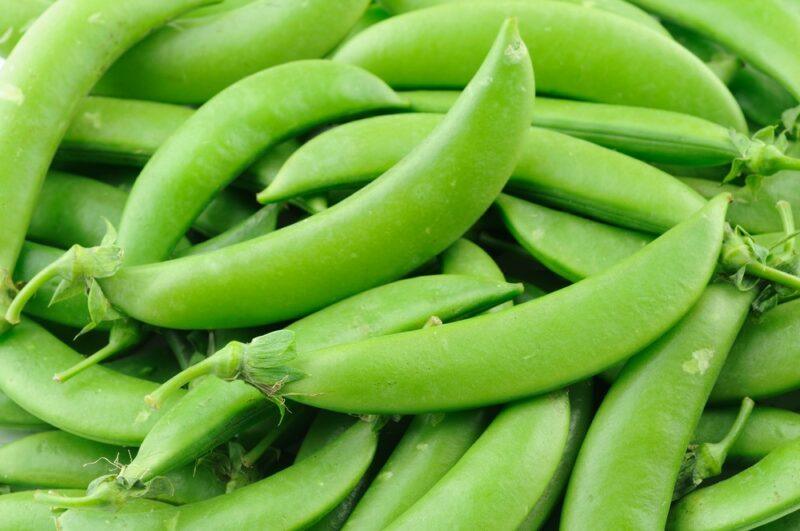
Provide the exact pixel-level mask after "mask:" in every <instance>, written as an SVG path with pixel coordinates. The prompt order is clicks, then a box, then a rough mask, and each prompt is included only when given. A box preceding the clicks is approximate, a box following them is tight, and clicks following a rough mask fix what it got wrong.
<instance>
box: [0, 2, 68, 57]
mask: <svg viewBox="0 0 800 531" xmlns="http://www.w3.org/2000/svg"><path fill="white" fill-rule="evenodd" d="M53 2H55V0H1V1H0V28H2V34H3V38H2V41H3V42H2V43H0V56H2V57H8V54H9V53H11V50H12V49H13V48H14V46H15V45H16V44H17V42H19V40H20V39H21V38H22V36H23V35H24V34H25V32H26V31H27V30H28V28H30V27H31V25H32V24H33V23H34V21H36V19H37V18H39V16H41V14H42V13H44V11H45V10H46V9H47V8H48V7H50V5H52V3H53Z"/></svg>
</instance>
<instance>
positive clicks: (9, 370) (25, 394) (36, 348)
mask: <svg viewBox="0 0 800 531" xmlns="http://www.w3.org/2000/svg"><path fill="white" fill-rule="evenodd" d="M81 359H83V357H82V356H81V355H80V354H78V353H76V352H75V351H73V350H72V349H70V348H69V347H67V346H66V345H64V344H63V343H61V342H60V341H59V340H58V339H56V338H55V337H53V336H52V335H50V334H49V333H48V332H47V331H45V330H44V329H43V328H42V327H40V326H39V325H37V324H35V323H33V322H31V321H24V322H22V323H20V324H19V325H17V326H15V327H14V328H13V329H12V330H9V331H8V332H6V333H4V334H3V335H2V336H0V391H2V392H3V393H5V394H6V395H8V397H9V398H11V400H13V401H14V402H16V403H17V404H19V405H20V406H21V407H23V408H24V409H26V410H27V411H29V412H31V413H32V414H33V415H35V416H37V417H39V418H40V419H42V420H43V421H45V422H47V423H48V424H51V425H53V426H55V427H57V428H59V429H62V430H64V431H66V432H69V433H73V434H75V435H78V436H80V437H84V438H86V439H91V440H95V441H99V442H105V443H110V444H118V445H121V446H137V445H138V444H140V443H141V442H142V440H143V439H144V436H145V434H147V432H148V431H149V430H150V428H152V426H153V424H154V423H155V422H156V420H157V419H158V418H159V416H160V412H148V411H147V409H146V407H145V405H144V404H143V403H142V397H143V396H144V395H146V394H148V393H151V392H153V391H154V390H155V388H156V387H157V384H154V383H152V382H147V381H145V380H140V379H138V378H132V377H130V376H125V375H123V374H119V373H117V372H115V371H112V370H110V369H107V368H105V367H100V366H96V367H90V368H88V369H86V370H85V371H83V372H82V373H81V374H80V375H77V376H75V378H74V379H73V381H70V383H69V385H59V384H57V383H55V382H53V372H55V371H58V370H62V369H64V368H67V367H71V366H72V365H74V364H76V363H78V362H79V361H80V360H81ZM181 395H182V393H179V395H178V396H176V397H175V399H176V400H177V399H178V398H180V396H181ZM172 404H173V401H172V400H170V401H169V403H168V404H165V406H164V408H163V409H162V411H166V410H167V409H168V408H169V407H171V406H172Z"/></svg>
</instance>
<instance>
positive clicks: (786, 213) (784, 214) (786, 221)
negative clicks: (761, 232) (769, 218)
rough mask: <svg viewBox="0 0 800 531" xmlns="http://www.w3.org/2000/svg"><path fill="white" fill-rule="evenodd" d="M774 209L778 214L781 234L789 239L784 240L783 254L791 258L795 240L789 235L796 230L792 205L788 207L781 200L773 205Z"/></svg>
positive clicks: (787, 203) (786, 202)
mask: <svg viewBox="0 0 800 531" xmlns="http://www.w3.org/2000/svg"><path fill="white" fill-rule="evenodd" d="M775 208H777V209H778V214H780V216H781V225H782V226H783V232H784V234H785V235H786V237H787V238H789V239H788V240H786V242H784V252H785V253H786V254H788V255H789V256H790V257H791V256H792V255H794V252H795V248H796V240H797V238H796V237H795V238H792V237H791V235H792V234H794V233H795V232H796V230H797V229H796V228H795V225H794V213H793V212H792V205H790V204H789V202H788V201H784V200H783V199H781V200H780V201H778V202H777V203H776V204H775Z"/></svg>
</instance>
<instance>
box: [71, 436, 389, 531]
mask: <svg viewBox="0 0 800 531" xmlns="http://www.w3.org/2000/svg"><path fill="white" fill-rule="evenodd" d="M376 445H377V435H376V433H375V431H374V429H373V426H372V424H371V423H366V422H357V423H356V424H355V425H353V426H352V427H351V428H349V429H348V430H347V431H346V432H344V433H343V434H342V435H341V436H339V437H337V438H336V439H335V440H333V441H332V442H331V443H330V444H327V445H326V446H325V447H324V448H322V449H321V450H319V451H317V452H315V453H313V454H312V455H310V456H309V457H308V458H306V459H304V460H302V461H300V462H299V463H297V464H295V465H293V466H291V467H289V468H286V469H284V470H282V471H280V472H278V473H277V474H274V475H273V476H270V477H268V478H266V479H263V480H261V481H258V482H256V483H253V484H251V485H248V486H246V487H242V488H241V489H238V490H235V491H234V492H232V493H230V494H226V495H224V496H217V497H216V498H211V499H210V500H206V501H202V502H198V503H193V504H189V505H184V506H181V507H177V508H169V509H164V510H163V511H153V512H150V513H142V514H131V515H127V514H113V513H108V512H100V511H85V510H80V509H73V510H70V511H67V512H66V513H64V514H63V516H61V517H59V525H60V526H61V527H60V529H63V530H64V531H70V530H73V529H74V530H78V529H79V530H81V531H90V530H93V529H104V530H107V529H131V528H134V529H173V530H176V531H177V530H182V529H197V528H198V526H199V527H202V528H209V529H232V528H245V529H247V528H254V527H257V528H259V529H275V530H281V529H299V528H303V527H307V526H309V525H311V524H313V523H314V522H315V521H317V520H318V519H319V518H321V517H322V516H323V515H324V514H326V513H327V512H328V511H329V510H330V509H332V508H333V507H334V506H335V505H336V504H337V503H339V501H341V499H343V498H344V497H345V496H346V495H347V493H348V492H350V490H352V488H353V487H354V486H355V485H356V483H357V482H358V480H359V479H360V478H361V476H362V475H363V474H364V472H365V471H366V470H367V467H368V466H369V464H370V462H371V461H372V457H373V455H374V453H375V447H376Z"/></svg>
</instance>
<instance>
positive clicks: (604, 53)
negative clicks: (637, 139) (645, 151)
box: [334, 2, 747, 131]
mask: <svg viewBox="0 0 800 531" xmlns="http://www.w3.org/2000/svg"><path fill="white" fill-rule="evenodd" d="M509 16H516V17H518V18H519V23H520V31H521V32H522V37H523V40H524V41H525V43H526V44H527V45H528V47H529V48H530V49H531V57H533V61H534V68H535V69H536V78H537V85H538V88H539V91H540V92H542V93H544V94H555V95H560V96H565V97H569V98H572V99H579V100H588V101H597V102H603V103H614V104H623V105H631V106H636V107H652V108H656V109H666V110H672V111H677V112H682V113H685V114H691V115H695V116H699V117H701V118H705V119H707V120H711V121H713V122H716V123H719V124H721V125H724V126H726V127H733V128H735V129H737V130H739V131H746V130H747V126H746V124H745V120H744V116H743V115H742V111H741V109H740V108H739V106H738V105H737V104H736V100H734V98H733V96H732V95H731V93H730V92H729V91H728V89H727V87H725V85H724V84H723V83H722V82H721V81H720V80H719V79H718V78H717V77H716V76H715V75H714V73H713V72H711V70H709V69H708V68H707V67H706V66H705V64H703V62H702V61H701V60H700V59H698V58H697V57H695V56H694V55H692V53H691V52H689V51H688V50H686V49H685V48H683V47H682V46H680V45H679V44H677V43H676V42H675V41H673V40H672V39H671V38H669V37H667V36H664V35H660V34H659V33H657V32H655V31H652V30H650V29H648V28H646V27H643V26H642V25H641V24H639V23H636V22H632V21H630V20H626V19H624V18H622V17H619V16H616V15H613V14H610V13H604V12H602V11H600V10H598V9H584V8H582V7H580V6H575V5H570V4H568V3H564V2H535V3H532V2H516V3H514V2H508V3H506V2H498V3H493V4H491V5H490V4H488V3H483V2H480V3H469V4H459V3H455V4H446V5H441V6H437V7H432V8H430V9H424V10H419V11H414V12H411V13H406V14H404V15H400V16H397V17H392V18H390V19H389V20H386V21H384V22H380V23H378V24H376V25H374V26H372V27H371V28H368V29H367V30H365V31H364V32H362V33H360V34H359V35H357V36H356V37H355V38H353V39H352V40H351V41H350V42H348V43H347V44H346V45H345V46H343V47H342V48H341V49H340V50H339V51H338V52H337V53H336V55H335V56H334V58H335V59H336V60H337V61H343V62H347V63H351V64H355V65H358V66H361V67H363V68H366V69H367V70H369V71H371V72H373V73H375V74H377V75H378V76H379V77H381V78H382V79H384V80H386V82H387V83H389V84H390V85H392V86H393V87H395V88H398V89H401V88H402V89H417V88H460V87H463V86H465V85H466V83H467V81H468V80H469V79H470V77H472V75H473V74H474V73H475V71H476V70H477V68H478V65H479V64H480V61H481V59H482V58H483V50H485V49H486V47H487V46H488V43H489V42H491V40H492V38H493V36H494V32H493V30H492V28H493V27H495V26H496V24H499V23H500V21H501V20H503V19H504V18H506V17H509ZM456 42H457V43H458V46H453V43H456ZM609 72H613V73H614V75H609Z"/></svg>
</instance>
